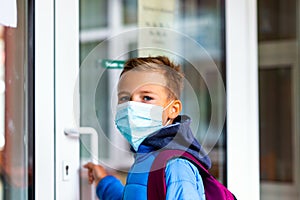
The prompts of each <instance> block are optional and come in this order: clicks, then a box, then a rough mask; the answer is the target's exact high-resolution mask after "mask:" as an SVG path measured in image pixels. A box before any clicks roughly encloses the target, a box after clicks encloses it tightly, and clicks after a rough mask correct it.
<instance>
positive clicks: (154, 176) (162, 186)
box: [147, 150, 236, 200]
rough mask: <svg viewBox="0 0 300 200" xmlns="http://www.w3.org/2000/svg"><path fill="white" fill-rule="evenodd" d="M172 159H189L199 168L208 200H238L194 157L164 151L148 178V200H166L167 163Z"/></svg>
mask: <svg viewBox="0 0 300 200" xmlns="http://www.w3.org/2000/svg"><path fill="white" fill-rule="evenodd" d="M172 158H184V159H187V160H188V161H190V162H192V163H193V164H194V165H195V166H196V167H197V168H198V170H199V173H200V175H201V177H202V180H203V185H204V191H205V196H206V200H223V199H224V200H236V198H235V196H234V195H233V194H232V193H231V192H230V191H229V190H228V189H227V188H226V187H225V186H224V185H222V184H221V183H220V182H219V181H218V180H217V179H216V178H215V177H213V176H212V175H211V174H210V173H209V171H208V170H207V169H205V168H204V167H203V166H202V165H201V163H200V162H199V161H198V160H197V159H196V158H195V157H194V156H193V155H191V154H190V153H188V152H185V151H182V150H163V151H161V152H160V153H159V154H158V155H157V157H156V158H155V160H154V161H153V164H152V166H151V170H150V172H149V176H148V187H147V198H148V200H162V199H166V192H167V189H166V180H165V168H166V165H167V162H168V161H169V160H170V159H172Z"/></svg>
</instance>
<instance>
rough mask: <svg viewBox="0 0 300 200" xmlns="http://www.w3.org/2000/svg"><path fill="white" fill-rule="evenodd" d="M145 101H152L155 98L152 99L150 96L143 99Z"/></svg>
mask: <svg viewBox="0 0 300 200" xmlns="http://www.w3.org/2000/svg"><path fill="white" fill-rule="evenodd" d="M143 100H144V101H151V100H153V98H152V97H149V96H144V97H143Z"/></svg>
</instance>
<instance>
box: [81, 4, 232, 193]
mask: <svg viewBox="0 0 300 200" xmlns="http://www.w3.org/2000/svg"><path fill="white" fill-rule="evenodd" d="M116 2H118V3H119V6H120V7H121V9H120V11H121V12H122V14H121V15H120V18H118V17H116V18H106V20H107V22H106V23H107V24H115V25H118V27H107V29H103V32H101V33H100V32H99V35H98V36H99V37H98V40H95V37H94V36H91V37H90V40H89V38H87V37H85V38H84V40H83V39H82V40H81V41H80V49H81V51H80V54H81V56H80V57H81V69H80V73H81V74H80V101H81V102H80V107H81V113H80V122H81V126H91V127H93V128H94V129H96V130H97V132H98V137H99V141H98V143H99V148H98V150H99V152H98V154H99V160H100V162H102V163H106V164H107V163H110V164H111V165H110V167H111V166H116V167H114V169H116V170H119V171H121V172H127V171H128V168H129V167H130V166H131V164H132V162H133V158H132V155H131V153H130V150H129V145H128V143H127V142H126V141H125V140H124V139H123V138H122V136H121V135H120V134H119V133H117V131H115V130H116V129H114V128H112V126H114V122H113V117H114V116H112V114H111V113H112V110H113V109H114V108H112V106H114V104H113V103H112V98H113V96H114V95H116V94H115V92H116V91H115V85H116V83H117V81H118V73H120V71H121V69H116V68H114V69H112V68H106V69H105V70H104V72H103V73H102V74H101V76H99V73H100V71H101V70H102V71H103V65H101V61H102V60H103V59H117V60H126V59H128V58H131V57H136V56H137V55H138V47H139V45H140V44H139V39H138V35H137V34H136V33H133V34H127V35H126V34H124V31H125V32H126V31H128V29H127V28H128V27H127V26H126V25H130V26H132V27H136V26H138V19H137V18H138V5H137V3H138V1H116ZM174 2H175V10H176V12H175V13H176V14H175V19H176V20H175V23H174V27H173V28H172V30H174V31H177V32H179V33H180V34H182V35H186V38H189V39H188V40H189V41H196V42H197V44H198V46H200V47H201V49H204V50H205V52H206V54H207V55H208V56H206V57H203V56H201V53H199V52H198V51H197V49H193V48H195V47H193V46H191V45H189V43H188V42H185V41H184V40H183V41H176V42H178V46H179V47H180V49H181V53H182V54H181V55H180V56H182V59H180V60H179V62H180V64H181V65H182V68H183V71H184V73H185V76H186V78H185V84H186V85H185V89H184V91H183V94H182V99H181V100H182V102H183V105H184V106H183V111H182V114H186V115H189V116H190V117H191V118H192V125H191V126H192V129H193V131H194V135H195V136H196V138H197V139H198V140H199V141H200V143H203V146H204V147H205V149H207V153H208V154H209V156H210V157H211V160H212V165H213V167H212V169H211V171H212V173H213V174H214V175H215V176H216V177H218V178H219V179H220V180H221V181H222V182H224V183H225V184H226V161H225V155H226V145H225V138H226V136H225V134H226V133H225V128H224V127H225V126H224V125H225V106H226V103H225V95H224V94H225V81H224V80H223V78H224V77H225V71H226V68H225V41H224V38H225V34H224V33H225V30H224V27H225V26H224V20H223V19H224V9H225V7H224V2H222V1H218V0H213V1H197V0H189V1H181V0H180V1H174ZM86 3H87V2H86V1H85V0H81V6H83V4H86ZM105 5H107V6H108V10H111V8H110V6H111V5H112V3H110V2H109V1H107V3H106V4H105ZM117 7H118V6H117ZM100 10H101V9H100ZM100 10H99V12H100ZM117 16H119V15H117ZM82 17H84V16H83V15H82V13H81V15H80V18H82ZM90 20H91V21H93V20H97V19H96V18H94V19H90ZM111 20H116V21H113V22H112V21H111ZM149 20H150V21H151V20H154V19H149ZM81 23H85V22H84V21H82V20H81ZM148 25H151V26H154V25H155V26H161V25H162V24H160V23H153V24H152V23H148ZM82 27H84V24H81V30H80V31H81V33H82V32H83V31H85V33H86V30H83V28H82ZM95 27H96V26H95ZM110 32H113V33H115V34H116V35H122V34H123V35H125V36H123V38H122V40H120V41H116V40H112V39H110V36H111V35H109V33H110ZM105 33H106V35H105ZM153 34H154V33H153ZM155 34H156V35H160V36H163V34H164V32H156V33H155ZM91 35H92V34H91ZM107 38H109V39H108V40H106V39H107ZM88 41H91V42H88ZM97 43H98V45H97V46H96V44H97ZM93 46H94V47H95V48H94V49H92V48H90V47H93ZM118 52H123V54H118ZM185 55H188V56H189V58H190V59H189V60H187V59H185ZM210 63H213V66H211V65H210ZM194 65H197V66H202V67H203V68H204V69H205V70H202V69H201V70H199V69H198V68H197V67H195V66H194ZM94 83H96V86H93V85H91V84H94ZM87 93H93V94H92V95H89V94H87ZM91 99H94V102H95V103H92V104H91V103H90V102H91V101H90V100H91ZM195 108H196V109H195ZM95 118H96V119H95ZM110 121H111V122H110ZM208 130H210V132H209V135H207V133H208ZM88 140H89V139H88V138H86V139H84V138H81V143H82V147H81V151H82V153H81V155H82V159H88V157H89V156H90V154H89V153H90V152H89V149H90V147H89V145H90V142H89V141H88ZM119 177H121V178H122V180H124V178H126V173H119ZM83 181H84V180H83ZM84 191H86V190H84Z"/></svg>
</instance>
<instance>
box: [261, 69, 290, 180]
mask: <svg viewBox="0 0 300 200" xmlns="http://www.w3.org/2000/svg"><path fill="white" fill-rule="evenodd" d="M259 80H260V82H259V84H260V90H259V95H260V133H261V134H260V145H261V147H262V148H261V151H260V156H261V157H260V159H261V180H262V181H274V182H292V181H293V171H294V169H293V168H294V166H293V164H294V163H293V148H294V145H293V142H292V141H293V138H292V135H293V132H292V125H293V124H292V122H293V121H292V89H291V88H292V87H291V80H292V79H291V68H290V67H284V68H274V69H260V73H259Z"/></svg>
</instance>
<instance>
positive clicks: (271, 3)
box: [258, 0, 297, 41]
mask: <svg viewBox="0 0 300 200" xmlns="http://www.w3.org/2000/svg"><path fill="white" fill-rule="evenodd" d="M296 2H297V0H285V1H283V0H259V1H258V8H259V9H258V18H259V23H258V24H259V26H258V29H259V32H258V40H259V41H270V40H284V39H285V40H286V39H296V37H297V26H295V24H296V21H297V14H296V13H297V6H296V5H297V4H296Z"/></svg>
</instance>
